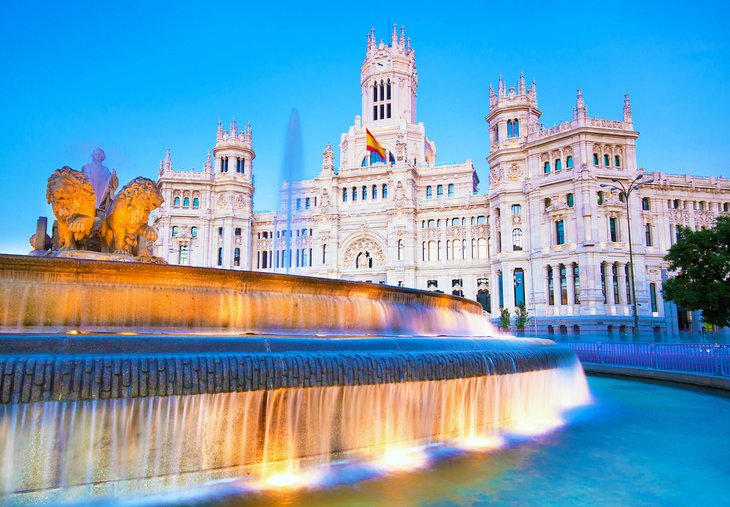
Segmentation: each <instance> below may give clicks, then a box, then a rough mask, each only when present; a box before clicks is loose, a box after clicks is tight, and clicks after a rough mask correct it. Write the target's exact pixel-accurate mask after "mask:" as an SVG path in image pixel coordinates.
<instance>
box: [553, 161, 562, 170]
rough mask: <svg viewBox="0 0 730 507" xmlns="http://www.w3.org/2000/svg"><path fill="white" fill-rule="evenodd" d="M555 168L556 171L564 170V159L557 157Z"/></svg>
mask: <svg viewBox="0 0 730 507" xmlns="http://www.w3.org/2000/svg"><path fill="white" fill-rule="evenodd" d="M555 170H556V171H562V170H563V161H562V160H560V159H557V160H556V161H555Z"/></svg>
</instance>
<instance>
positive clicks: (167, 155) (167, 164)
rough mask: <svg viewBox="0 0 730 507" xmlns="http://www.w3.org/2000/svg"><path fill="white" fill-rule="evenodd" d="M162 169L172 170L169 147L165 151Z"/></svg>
mask: <svg viewBox="0 0 730 507" xmlns="http://www.w3.org/2000/svg"><path fill="white" fill-rule="evenodd" d="M163 169H164V171H166V172H167V171H172V157H170V148H167V150H166V151H165V164H164V167H163Z"/></svg>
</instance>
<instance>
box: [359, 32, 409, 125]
mask: <svg viewBox="0 0 730 507" xmlns="http://www.w3.org/2000/svg"><path fill="white" fill-rule="evenodd" d="M360 85H361V87H362V119H363V123H364V124H365V125H372V126H375V127H381V126H387V125H400V123H401V122H402V121H405V122H406V123H407V124H410V123H416V88H417V87H418V73H417V72H416V58H415V50H414V49H413V48H411V40H410V39H406V36H405V29H404V28H403V27H401V33H400V37H399V36H398V31H397V27H396V25H393V33H392V35H391V41H390V45H388V44H386V43H385V42H384V41H382V40H381V41H380V42H379V43H378V42H377V40H376V38H375V30H371V31H370V33H369V34H368V48H367V53H366V55H365V61H364V62H363V64H362V69H361V73H360Z"/></svg>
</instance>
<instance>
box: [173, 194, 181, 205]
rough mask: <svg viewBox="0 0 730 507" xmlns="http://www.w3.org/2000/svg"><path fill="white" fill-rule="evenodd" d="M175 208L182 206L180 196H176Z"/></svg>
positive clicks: (174, 200)
mask: <svg viewBox="0 0 730 507" xmlns="http://www.w3.org/2000/svg"><path fill="white" fill-rule="evenodd" d="M172 205H173V206H180V196H175V199H173V200H172Z"/></svg>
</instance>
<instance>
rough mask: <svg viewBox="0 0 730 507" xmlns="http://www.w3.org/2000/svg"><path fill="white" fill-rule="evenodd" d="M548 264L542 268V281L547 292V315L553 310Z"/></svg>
mask: <svg viewBox="0 0 730 507" xmlns="http://www.w3.org/2000/svg"><path fill="white" fill-rule="evenodd" d="M548 267H549V266H548V265H545V266H543V268H542V283H543V290H544V294H545V315H546V316H547V315H548V314H549V312H550V310H551V308H550V283H549V282H548Z"/></svg>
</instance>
